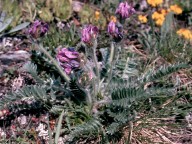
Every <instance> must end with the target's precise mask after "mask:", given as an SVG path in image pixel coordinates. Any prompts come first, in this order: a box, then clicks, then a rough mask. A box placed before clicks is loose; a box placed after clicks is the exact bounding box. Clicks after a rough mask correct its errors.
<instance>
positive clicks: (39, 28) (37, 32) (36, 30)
mask: <svg viewBox="0 0 192 144" xmlns="http://www.w3.org/2000/svg"><path fill="white" fill-rule="evenodd" d="M48 30H49V26H48V24H47V23H45V22H42V21H39V20H36V21H34V22H33V23H32V25H31V26H30V28H29V30H28V34H30V35H31V36H32V37H33V38H38V37H41V36H43V35H45V34H46V33H47V31H48Z"/></svg>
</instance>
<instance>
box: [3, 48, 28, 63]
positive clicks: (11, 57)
mask: <svg viewBox="0 0 192 144" xmlns="http://www.w3.org/2000/svg"><path fill="white" fill-rule="evenodd" d="M30 56H31V55H30V54H29V53H28V52H27V51H24V50H19V51H9V52H8V53H6V54H0V62H1V63H2V64H4V65H9V64H11V63H12V62H24V61H27V60H29V59H30Z"/></svg>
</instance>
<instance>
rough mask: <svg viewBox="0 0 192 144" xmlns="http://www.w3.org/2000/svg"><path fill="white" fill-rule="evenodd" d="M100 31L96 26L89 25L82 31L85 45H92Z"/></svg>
mask: <svg viewBox="0 0 192 144" xmlns="http://www.w3.org/2000/svg"><path fill="white" fill-rule="evenodd" d="M98 32H99V30H98V28H97V27H96V26H93V25H87V26H85V27H84V28H83V29H82V31H81V40H82V41H83V42H85V43H90V42H91V40H92V39H93V38H95V37H96V36H97V34H98Z"/></svg>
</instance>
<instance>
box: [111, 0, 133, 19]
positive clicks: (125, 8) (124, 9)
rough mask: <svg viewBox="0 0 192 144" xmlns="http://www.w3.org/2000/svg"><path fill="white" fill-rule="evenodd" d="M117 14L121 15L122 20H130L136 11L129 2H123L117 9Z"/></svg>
mask: <svg viewBox="0 0 192 144" xmlns="http://www.w3.org/2000/svg"><path fill="white" fill-rule="evenodd" d="M115 13H116V14H119V15H120V17H121V18H124V19H126V18H129V17H130V16H131V15H132V14H134V13H135V9H134V8H133V7H132V6H130V5H129V4H128V3H127V2H121V3H120V4H119V6H118V8H117V9H116V12H115Z"/></svg>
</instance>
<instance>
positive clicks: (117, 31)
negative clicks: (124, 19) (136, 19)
mask: <svg viewBox="0 0 192 144" xmlns="http://www.w3.org/2000/svg"><path fill="white" fill-rule="evenodd" d="M122 29H123V27H122V25H119V26H118V25H117V24H116V23H115V22H114V21H110V22H109V24H108V27H107V31H108V33H109V34H110V35H111V36H112V37H113V40H114V41H115V42H119V41H121V40H122V39H123V32H122V31H123V30H122Z"/></svg>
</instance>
